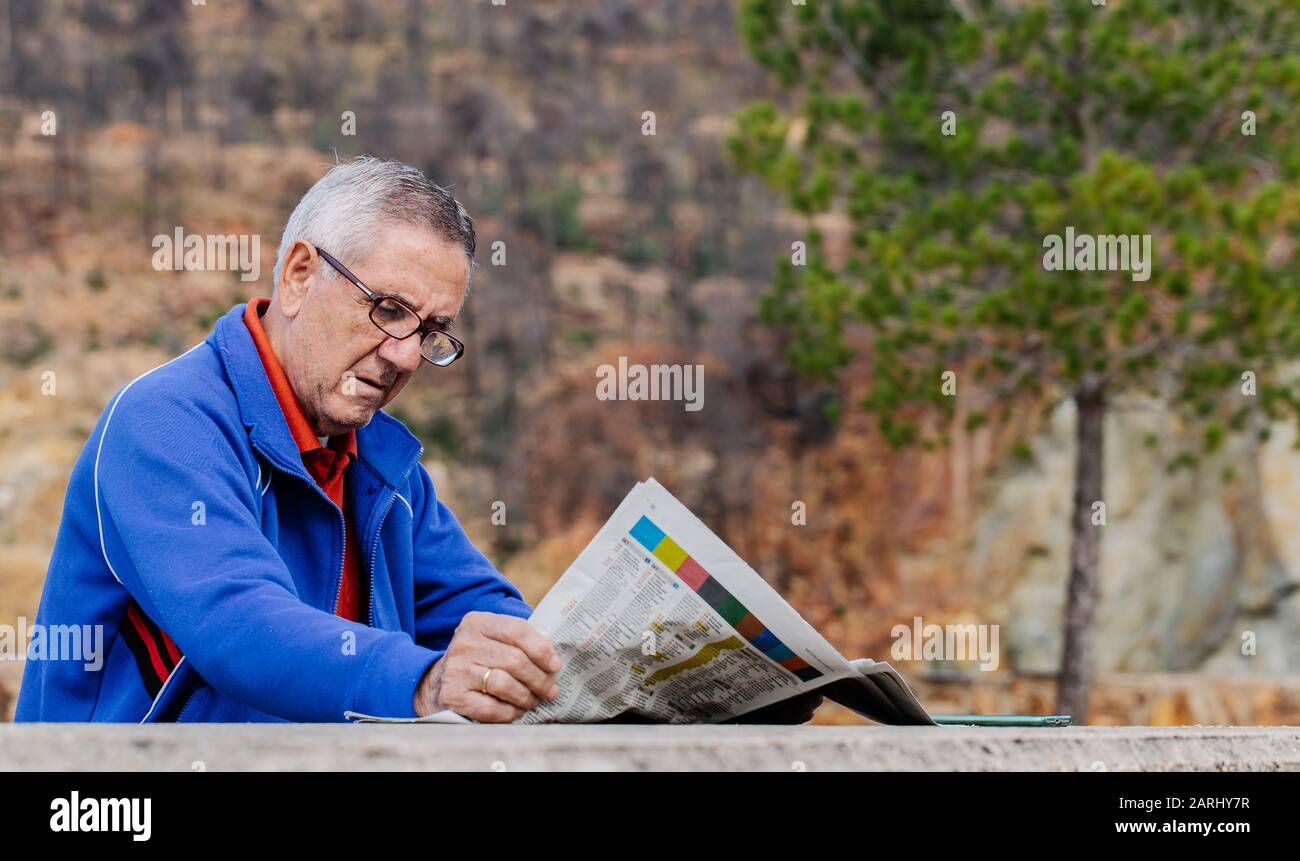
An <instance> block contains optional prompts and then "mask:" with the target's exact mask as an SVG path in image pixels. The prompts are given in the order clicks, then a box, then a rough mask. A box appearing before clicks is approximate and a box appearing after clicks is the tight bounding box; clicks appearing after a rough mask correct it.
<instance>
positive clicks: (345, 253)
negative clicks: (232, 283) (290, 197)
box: [271, 156, 478, 291]
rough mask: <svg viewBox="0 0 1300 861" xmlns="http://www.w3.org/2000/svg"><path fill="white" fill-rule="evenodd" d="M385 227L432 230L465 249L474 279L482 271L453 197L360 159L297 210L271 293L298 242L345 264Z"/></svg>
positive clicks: (324, 273)
mask: <svg viewBox="0 0 1300 861" xmlns="http://www.w3.org/2000/svg"><path fill="white" fill-rule="evenodd" d="M384 221H397V222H402V223H405V224H410V225H414V226H415V227H424V228H428V229H429V230H431V231H432V232H433V233H434V234H436V235H437V236H439V237H440V238H442V239H445V240H447V241H448V242H454V243H456V244H457V245H460V246H461V247H462V248H463V249H465V255H466V256H467V257H468V258H469V267H470V273H471V275H472V274H473V271H474V268H475V267H476V266H477V265H478V264H477V263H476V262H475V261H474V247H475V243H476V240H475V238H474V219H472V218H470V217H469V213H468V212H466V211H465V207H463V206H461V204H460V201H458V200H456V198H454V197H452V195H451V192H450V191H448V190H447V189H445V188H443V187H442V186H440V185H438V184H437V183H435V182H433V181H431V180H430V179H429V178H428V177H426V176H425V175H424V174H423V173H421V172H420V171H419V170H418V169H416V168H414V167H411V166H410V165H408V164H402V163H401V162H398V161H390V160H389V159H382V158H373V157H371V156H361V157H360V158H357V159H354V160H352V161H348V162H342V163H341V164H337V165H335V166H334V167H332V168H330V170H329V172H328V173H326V174H325V175H324V176H322V177H321V178H320V179H318V180H317V181H316V184H315V185H313V186H312V187H311V188H309V189H307V193H306V194H304V195H303V196H302V200H300V201H298V205H297V206H295V207H294V209H293V213H292V214H291V215H290V216H289V220H288V221H287V222H286V223H285V225H284V233H283V234H281V236H280V250H279V252H278V253H277V254H276V257H275V271H274V273H273V274H272V276H271V277H272V279H273V280H272V282H271V287H272V291H274V290H276V289H278V287H279V284H280V269H281V267H282V266H284V259H285V257H286V256H287V255H288V254H289V249H290V248H292V247H293V244H294V242H296V241H298V240H299V239H302V240H305V241H307V242H310V243H311V244H312V245H315V246H317V247H320V248H324V249H325V250H326V251H328V252H329V253H330V254H333V255H334V256H335V257H337V258H339V260H341V261H343V262H344V263H345V264H347V263H349V262H355V261H358V260H363V259H365V257H366V255H367V254H369V253H370V249H371V247H372V246H373V245H374V242H375V239H376V237H377V235H378V227H379V224H380V223H381V222H384ZM337 274H338V273H337V272H335V271H334V267H332V266H322V267H321V268H320V275H321V277H323V278H325V279H326V280H330V279H332V278H334V277H335V276H336V275H337Z"/></svg>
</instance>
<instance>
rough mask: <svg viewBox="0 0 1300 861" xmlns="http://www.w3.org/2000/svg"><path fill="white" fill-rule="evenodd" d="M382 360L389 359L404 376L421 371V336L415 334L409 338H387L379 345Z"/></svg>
mask: <svg viewBox="0 0 1300 861" xmlns="http://www.w3.org/2000/svg"><path fill="white" fill-rule="evenodd" d="M379 356H380V358H383V359H387V360H388V361H390V362H392V363H393V364H394V365H396V366H397V369H398V370H399V371H401V372H402V373H404V374H413V373H415V372H416V371H418V370H419V369H420V361H421V359H420V336H419V334H418V333H417V334H414V335H412V336H410V337H409V338H402V339H400V340H398V339H397V338H385V339H384V343H382V344H380V345H379Z"/></svg>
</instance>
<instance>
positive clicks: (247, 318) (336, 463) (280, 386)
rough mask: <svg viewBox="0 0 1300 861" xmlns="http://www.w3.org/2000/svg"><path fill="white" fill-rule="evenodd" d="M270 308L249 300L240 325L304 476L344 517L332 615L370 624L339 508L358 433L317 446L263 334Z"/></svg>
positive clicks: (351, 538)
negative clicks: (263, 373)
mask: <svg viewBox="0 0 1300 861" xmlns="http://www.w3.org/2000/svg"><path fill="white" fill-rule="evenodd" d="M270 304H271V300H270V299H267V298H259V299H251V300H249V302H248V307H247V308H245V309H244V325H246V326H247V327H248V331H249V333H250V334H252V336H253V343H254V344H255V345H256V346H257V355H258V356H260V357H261V359H262V367H263V368H265V369H266V378H267V379H268V380H269V381H270V383H271V390H272V391H273V392H275V399H276V401H278V402H279V404H280V411H281V412H282V413H284V420H285V421H286V422H287V423H288V424H289V433H290V434H292V435H293V440H294V442H296V443H297V444H298V452H299V453H300V454H301V455H302V463H303V466H305V467H307V472H308V473H310V474H311V476H312V478H314V479H316V483H317V484H318V485H320V488H321V490H323V491H325V495H326V496H328V497H329V498H330V501H331V502H333V503H334V504H335V505H337V506H338V507H339V511H342V512H343V533H344V542H343V579H342V581H341V583H340V585H339V599H338V604H337V606H335V608H334V612H335V613H336V614H337V615H339V616H342V617H343V618H344V619H351V620H352V621H354V622H362V623H364V622H366V621H368V619H369V613H368V612H367V608H368V603H369V602H368V597H369V596H368V590H367V585H368V584H367V583H366V579H365V577H364V576H362V565H361V553H360V550H359V547H358V545H357V538H356V533H355V530H354V529H353V528H352V519H351V518H349V517H348V512H347V508H346V507H345V506H344V504H343V499H344V496H343V483H344V481H345V476H346V471H347V468H348V464H350V463H352V461H354V460H356V459H357V432H356V431H355V430H350V431H348V432H347V433H346V434H338V435H335V436H332V437H330V441H329V442H330V444H329V447H328V448H326V447H325V446H323V445H321V441H320V439H319V438H318V437H317V436H316V432H315V431H314V430H312V427H311V424H310V423H309V422H308V421H307V417H306V415H304V414H303V411H302V405H301V404H299V403H298V397H297V395H295V394H294V391H293V387H292V386H291V385H290V384H289V378H288V377H287V376H286V375H285V373H284V368H282V367H280V360H279V359H277V358H276V355H275V351H273V350H272V349H271V342H270V340H268V339H267V337H266V332H265V330H263V329H262V315H263V314H264V313H266V309H267V307H268V306H269V305H270Z"/></svg>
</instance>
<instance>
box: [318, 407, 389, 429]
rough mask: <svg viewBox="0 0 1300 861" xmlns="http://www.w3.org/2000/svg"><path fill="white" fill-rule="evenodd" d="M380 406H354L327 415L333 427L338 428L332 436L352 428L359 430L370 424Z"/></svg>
mask: <svg viewBox="0 0 1300 861" xmlns="http://www.w3.org/2000/svg"><path fill="white" fill-rule="evenodd" d="M378 409H379V408H378V406H366V407H357V406H353V407H350V408H348V409H342V410H339V411H338V412H336V413H333V414H331V415H329V416H327V418H328V420H329V424H330V426H331V427H335V428H338V430H335V431H334V432H333V433H331V434H330V436H334V435H335V434H340V433H347V432H348V431H350V430H359V429H360V428H363V427H365V426H366V425H368V424H370V421H371V419H373V418H374V417H375V413H376V412H377V411H378Z"/></svg>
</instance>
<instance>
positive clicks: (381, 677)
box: [16, 158, 820, 722]
mask: <svg viewBox="0 0 1300 861" xmlns="http://www.w3.org/2000/svg"><path fill="white" fill-rule="evenodd" d="M474 246H475V237H474V224H473V221H472V220H471V219H470V217H469V216H468V215H467V214H466V212H465V210H464V208H463V207H462V206H461V205H460V204H459V203H458V202H457V201H456V200H455V198H453V197H452V196H451V195H450V194H449V193H448V192H447V191H446V190H445V189H443V188H440V187H439V186H437V185H435V184H434V183H432V182H430V181H429V180H428V179H426V178H425V177H424V176H423V175H422V174H421V173H420V172H419V171H418V170H416V169H414V168H411V167H408V166H406V165H402V164H398V163H395V162H390V161H382V160H378V159H371V158H362V159H358V160H356V161H353V162H350V163H346V164H340V165H338V166H336V167H335V168H333V169H332V170H330V171H329V172H328V173H327V174H326V175H325V176H324V177H323V178H322V179H321V180H320V181H319V182H317V183H316V184H315V185H314V186H313V187H312V188H311V189H310V190H309V191H308V192H307V194H306V195H304V196H303V199H302V201H301V202H299V204H298V206H297V208H296V209H294V211H293V214H292V215H291V216H290V217H289V221H288V224H286V225H285V229H284V235H283V237H282V239H281V242H280V249H279V254H278V257H277V260H276V264H275V271H274V287H273V291H272V295H271V298H270V299H264V298H263V299H254V300H252V301H251V302H248V303H247V304H246V305H237V306H235V307H234V308H232V309H231V310H230V311H229V312H228V313H227V314H226V315H225V316H224V317H222V318H221V319H220V320H218V321H217V324H216V326H215V327H214V329H213V331H212V333H211V334H210V335H209V336H208V337H207V339H206V340H204V341H203V342H202V343H200V344H198V345H197V346H195V347H194V348H193V349H191V350H190V351H189V352H187V353H185V354H184V355H182V356H180V357H178V358H176V359H173V360H172V361H170V362H168V363H166V364H164V365H162V366H160V367H158V368H155V369H153V370H152V371H149V372H148V373H146V374H143V375H142V376H140V377H137V378H136V379H135V380H133V381H132V382H130V383H128V384H127V385H126V386H124V387H123V388H122V389H121V391H119V392H118V393H117V394H116V395H115V396H114V397H113V398H112V400H111V401H110V402H109V404H108V407H107V409H106V410H105V412H104V414H103V416H101V417H100V420H99V422H98V423H97V424H96V425H95V429H94V431H93V433H92V434H91V436H90V439H89V441H88V442H87V443H86V447H85V449H84V450H83V451H82V453H81V456H80V458H79V459H78V460H77V463H76V466H75V468H74V469H73V473H72V477H71V481H70V483H69V485H68V492H67V499H66V501H65V504H64V512H63V521H62V524H61V526H60V529H59V535H58V540H57V542H56V544H55V548H54V554H53V557H52V559H51V560H50V568H49V572H48V575H47V577H46V581H45V591H44V594H43V595H42V597H41V604H40V610H39V613H38V618H37V622H38V623H43V624H44V625H102V626H103V627H104V631H105V636H104V639H103V642H105V643H106V644H108V654H107V657H106V658H105V661H104V665H103V667H102V669H101V670H99V671H97V672H88V671H86V670H85V669H84V668H83V666H82V664H80V663H74V662H67V661H28V663H27V667H26V671H25V673H24V676H23V683H22V689H21V692H20V694H19V700H18V708H17V715H16V717H17V719H18V720H25V721H142V722H143V721H274V720H293V721H339V720H343V719H344V713H345V712H347V711H356V712H362V713H366V714H374V715H382V716H389V717H413V716H416V715H425V714H429V713H432V712H435V711H440V710H442V709H452V710H454V711H456V712H458V713H460V714H462V715H464V716H466V717H469V718H472V719H475V720H479V721H490V722H506V721H513V720H515V719H517V718H518V717H519V716H520V715H522V714H523V713H524V711H526V710H527V709H530V708H532V707H534V706H536V705H537V704H538V703H539V702H541V700H542V699H544V698H552V697H554V696H556V695H557V694H558V689H557V687H556V682H555V674H556V672H557V671H558V670H559V669H560V666H561V664H560V660H559V657H558V655H557V654H556V651H555V648H554V646H553V645H552V643H551V642H550V640H548V639H547V637H546V636H544V635H543V634H542V633H541V632H539V631H538V630H537V629H536V628H534V627H533V626H532V625H530V624H529V623H528V622H527V621H526V617H527V616H528V615H529V614H530V612H531V610H530V608H529V606H528V605H527V604H525V603H524V602H523V600H522V599H521V598H520V595H519V592H518V591H517V590H516V589H515V588H514V586H512V585H511V584H510V582H509V581H507V580H506V579H505V578H503V577H502V576H501V575H500V574H499V573H498V572H497V571H496V570H495V568H493V566H492V564H491V563H490V562H489V561H488V560H487V559H486V558H485V557H484V556H483V554H482V553H480V552H479V551H478V550H476V549H475V548H474V546H473V545H472V544H471V543H470V541H469V539H468V538H467V537H466V535H465V533H464V531H463V530H462V529H461V526H460V524H459V523H458V522H457V520H456V518H455V517H454V516H453V515H452V513H451V511H450V510H448V508H447V507H446V506H445V505H444V504H443V503H442V502H441V501H439V500H438V498H437V496H436V494H435V492H434V487H433V482H432V481H431V480H430V478H429V475H428V473H427V472H426V471H425V470H424V467H423V466H421V464H420V455H421V454H422V452H423V449H422V448H421V447H420V444H419V441H418V440H417V439H416V438H415V437H414V436H413V435H412V434H411V433H410V432H409V431H408V430H407V429H406V428H405V427H404V426H403V425H402V424H401V423H400V422H398V421H396V420H395V419H393V418H391V417H390V416H388V415H386V414H385V413H383V412H382V411H381V409H380V408H381V407H383V406H384V405H385V404H387V403H388V402H389V401H391V400H392V399H393V398H395V397H396V396H397V395H398V393H399V392H401V391H402V389H403V388H404V387H405V386H406V384H407V383H408V382H409V381H410V379H411V376H412V374H414V373H415V372H416V371H417V370H418V369H420V368H421V367H422V366H423V365H424V364H425V363H427V364H431V365H434V366H436V367H437V368H444V367H446V366H448V365H450V364H451V363H452V362H454V361H455V360H456V359H457V358H459V357H460V355H461V354H462V352H463V351H464V346H463V345H462V344H461V342H460V341H459V340H457V338H456V337H455V336H454V335H452V334H451V332H450V330H451V328H452V326H453V324H454V323H455V321H456V318H457V316H458V315H459V314H460V310H461V307H462V305H463V303H464V300H465V295H466V292H467V290H468V287H469V276H470V270H471V268H472V266H473V265H474V263H473V260H474ZM819 701H820V698H819V697H816V698H811V699H810V698H803V699H802V700H800V701H799V702H797V703H794V704H793V711H792V710H791V704H788V703H787V704H781V708H778V709H775V710H773V709H770V708H769V709H766V710H760V711H757V712H754V713H753V714H752V715H750V716H749V717H748V718H747V719H748V720H764V719H766V720H772V721H782V722H785V721H791V720H793V721H802V720H806V719H807V717H808V716H809V715H811V712H812V709H814V708H816V704H817V702H819ZM632 719H635V718H632Z"/></svg>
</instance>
